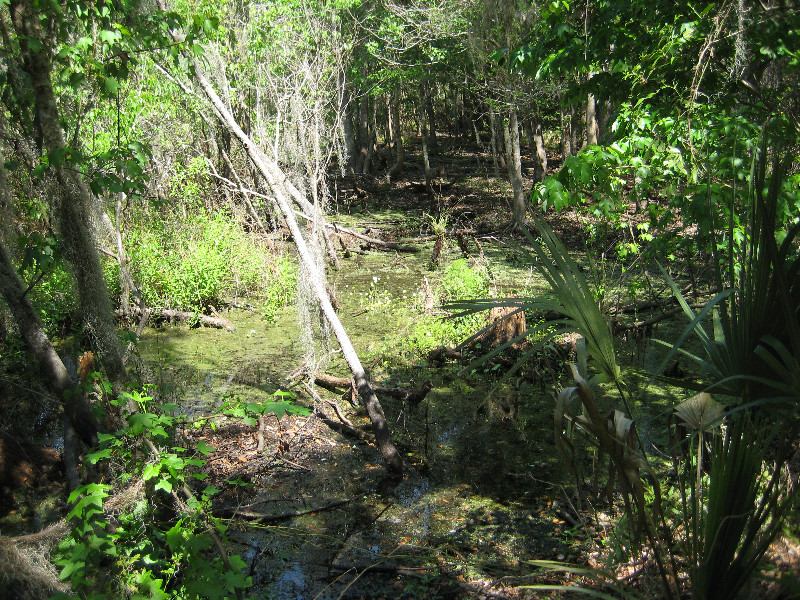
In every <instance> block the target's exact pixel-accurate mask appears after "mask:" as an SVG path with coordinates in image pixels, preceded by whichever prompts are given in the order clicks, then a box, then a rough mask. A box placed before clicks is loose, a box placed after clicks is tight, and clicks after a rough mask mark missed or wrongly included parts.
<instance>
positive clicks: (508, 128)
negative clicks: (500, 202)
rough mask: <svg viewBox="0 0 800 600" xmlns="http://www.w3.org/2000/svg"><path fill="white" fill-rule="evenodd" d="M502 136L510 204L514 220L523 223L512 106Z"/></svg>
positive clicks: (516, 129) (523, 203) (519, 158)
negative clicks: (510, 198) (510, 196)
mask: <svg viewBox="0 0 800 600" xmlns="http://www.w3.org/2000/svg"><path fill="white" fill-rule="evenodd" d="M504 136H505V140H506V166H507V169H508V177H509V179H510V180H511V188H512V189H513V190H514V199H513V202H512V205H511V208H512V212H513V216H514V222H515V223H524V222H525V216H526V213H527V209H528V204H527V202H526V199H525V190H524V188H523V181H522V156H521V153H520V148H519V122H518V119H517V109H516V108H512V109H511V114H510V115H509V117H508V121H506V122H505V129H504Z"/></svg>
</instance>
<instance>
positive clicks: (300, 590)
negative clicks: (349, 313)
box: [141, 310, 570, 599]
mask: <svg viewBox="0 0 800 600" xmlns="http://www.w3.org/2000/svg"><path fill="white" fill-rule="evenodd" d="M229 316H230V318H231V320H232V321H233V323H234V325H235V326H236V329H237V333H236V334H230V333H228V332H225V331H220V330H212V329H200V330H189V329H186V328H180V327H166V328H162V329H156V330H150V331H148V332H147V333H146V334H145V335H144V336H143V339H142V343H141V356H142V358H143V359H144V361H145V364H146V365H148V368H149V369H150V370H151V374H152V375H153V380H154V381H156V382H158V384H159V387H160V390H161V391H160V393H161V395H162V399H163V400H175V399H182V401H181V402H182V405H183V407H184V408H185V409H186V410H188V411H189V412H201V411H203V412H208V411H209V409H213V408H215V407H217V406H219V405H220V403H221V402H223V401H225V400H227V399H229V398H231V397H236V398H239V399H242V400H245V401H248V402H259V401H260V402H263V401H265V400H267V399H268V398H269V395H270V394H271V393H272V392H274V391H275V390H276V389H277V388H278V386H280V385H281V383H282V382H283V380H284V378H285V376H286V374H287V373H288V372H290V371H291V370H293V369H294V368H295V367H297V366H298V365H299V364H300V362H301V360H302V350H301V348H300V343H299V341H298V339H297V337H293V336H297V333H296V331H297V326H296V321H295V317H294V314H293V311H291V310H287V311H285V313H283V314H281V315H280V316H279V318H278V320H277V322H276V323H274V324H266V323H263V322H261V320H260V318H259V317H258V315H254V314H252V313H244V312H235V313H232V314H231V315H229ZM425 375H426V376H429V375H430V376H432V377H433V378H434V379H433V383H434V388H433V390H432V391H431V392H430V393H429V394H428V396H427V398H426V399H425V400H423V401H422V402H421V403H420V404H419V405H418V406H416V407H411V406H409V405H404V404H403V403H402V402H400V401H398V400H394V399H391V398H382V399H381V401H382V403H383V407H384V410H385V412H386V416H387V419H388V421H389V423H390V426H391V428H392V431H393V434H394V438H395V440H396V442H397V444H398V447H399V448H400V450H401V452H402V453H403V456H404V458H405V460H406V462H407V465H408V470H407V473H406V475H405V476H404V478H403V479H401V480H394V479H389V478H387V477H386V472H385V469H384V467H383V465H382V460H381V457H380V454H379V453H378V451H377V450H376V449H375V448H374V447H373V446H371V445H369V444H365V443H363V442H360V441H353V440H352V439H347V438H344V437H342V436H340V435H339V434H337V433H334V432H333V431H331V430H330V429H328V428H327V427H326V426H324V425H323V424H322V423H321V422H320V421H318V420H316V419H313V418H297V417H285V418H284V419H282V420H281V421H278V420H277V419H275V418H274V417H273V418H270V419H268V424H267V432H266V437H267V438H268V441H267V443H266V444H265V447H264V450H263V451H262V452H260V453H259V452H257V451H256V439H255V428H252V427H247V426H245V425H242V424H234V423H232V422H229V425H224V426H223V427H221V428H220V429H219V430H218V431H216V432H213V433H209V434H208V437H207V438H206V439H207V441H208V443H209V444H210V445H212V446H215V447H217V448H218V452H216V453H215V454H214V455H212V460H211V461H210V463H209V464H210V469H211V474H212V476H213V477H214V478H215V479H216V480H217V481H221V482H222V484H219V485H218V487H220V488H221V489H222V490H223V491H222V493H221V494H220V495H219V497H218V499H217V503H218V504H219V505H220V506H221V507H225V508H226V509H230V510H234V509H237V508H238V509H239V510H240V511H241V512H244V513H248V514H250V515H251V518H250V519H249V520H248V521H244V522H238V523H237V524H236V525H235V526H233V527H232V528H231V530H230V531H229V538H230V540H231V542H232V544H233V549H234V551H236V552H238V553H240V554H241V555H242V557H243V558H245V560H246V562H247V564H248V568H249V570H250V574H251V575H252V576H253V579H254V583H255V584H256V585H255V588H254V590H253V592H254V593H255V594H256V595H257V596H258V597H268V598H281V599H284V598H285V599H289V598H292V599H294V598H297V599H300V598H309V599H310V598H340V597H342V598H348V597H381V596H383V597H398V598H399V597H409V598H411V597H425V596H426V595H431V596H433V595H437V596H439V597H463V595H464V594H465V593H473V592H475V591H476V590H477V588H476V587H475V586H476V585H478V584H476V583H474V582H476V581H480V582H481V583H480V585H489V583H490V581H492V580H494V579H497V578H499V577H504V576H512V575H516V576H519V577H524V576H527V575H528V574H529V573H530V571H531V569H530V568H529V567H527V566H526V565H525V564H524V561H526V560H533V559H556V558H558V557H562V558H563V557H565V556H567V555H569V554H570V549H569V547H567V546H565V544H564V543H563V542H562V541H561V539H560V537H559V533H560V525H559V524H557V523H553V522H552V519H550V518H549V517H546V514H545V513H546V509H547V506H548V505H549V504H550V502H551V500H552V495H553V493H554V490H553V489H552V486H551V484H550V483H549V482H550V481H551V480H553V475H552V474H553V472H554V470H556V469H557V467H556V461H555V454H554V452H553V450H552V446H551V444H550V443H549V440H550V439H551V438H552V433H551V429H552V412H551V410H552V409H551V399H550V396H549V394H545V393H543V392H542V389H541V387H539V386H533V385H531V386H528V387H524V388H523V390H522V394H521V397H520V399H519V400H518V402H519V414H518V416H517V418H516V419H514V420H511V419H509V418H507V416H506V415H505V414H504V413H503V411H502V409H500V408H498V406H499V405H498V404H497V403H496V402H494V401H492V400H488V401H487V395H488V392H489V388H490V386H491V385H492V383H493V382H491V381H488V380H486V378H485V377H473V378H472V379H471V380H465V379H464V378H463V377H462V376H461V375H458V374H457V373H456V372H455V371H449V370H448V369H447V368H445V369H443V370H440V371H437V372H426V373H425ZM415 376H417V377H418V376H420V373H419V371H418V368H414V367H409V368H408V369H407V370H406V371H405V372H403V373H402V374H401V375H400V377H401V378H407V379H413V378H414V377H415ZM395 377H397V375H395ZM393 385H394V383H393ZM503 393H505V392H504V391H503V390H502V389H501V391H500V392H498V394H503ZM297 394H298V400H299V401H301V402H304V403H309V402H310V400H309V399H308V398H306V397H304V396H302V394H301V393H300V392H297ZM340 404H341V406H342V408H343V409H345V410H346V411H347V413H348V415H347V416H348V418H350V419H351V420H352V421H353V422H354V423H355V424H356V425H358V426H361V427H365V428H368V427H367V425H368V424H367V421H366V419H364V418H363V416H360V413H359V411H356V410H355V409H354V408H353V407H350V406H349V405H347V404H345V403H344V402H340ZM218 454H219V455H220V456H219V458H217V459H215V458H214V457H215V456H216V455H218ZM234 480H238V481H240V482H245V483H246V484H247V487H240V486H235V485H230V484H226V483H225V482H231V481H234ZM252 515H260V517H252ZM470 582H472V583H470Z"/></svg>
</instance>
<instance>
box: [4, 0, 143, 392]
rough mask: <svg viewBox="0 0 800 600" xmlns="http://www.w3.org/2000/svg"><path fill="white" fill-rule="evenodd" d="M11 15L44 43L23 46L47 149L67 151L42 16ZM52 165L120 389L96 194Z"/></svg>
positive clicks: (95, 321)
mask: <svg viewBox="0 0 800 600" xmlns="http://www.w3.org/2000/svg"><path fill="white" fill-rule="evenodd" d="M11 14H12V20H13V22H14V27H15V29H16V30H17V33H18V35H20V36H21V37H23V38H27V39H28V40H38V41H39V42H40V44H41V49H40V50H39V51H38V52H33V51H32V50H30V48H31V44H30V43H27V44H23V45H22V46H23V50H22V52H23V55H24V64H25V66H26V69H27V73H28V76H29V77H30V80H31V87H32V89H33V94H34V99H35V102H36V115H37V117H38V119H39V124H40V127H41V132H42V141H43V146H44V148H45V149H46V150H47V152H48V153H49V154H50V155H51V156H52V155H53V154H54V153H57V152H64V151H65V149H66V147H67V146H66V143H65V141H64V132H63V130H62V129H61V120H60V116H59V113H58V106H57V104H56V98H55V94H54V93H53V84H52V81H51V78H50V72H51V66H52V65H51V62H50V50H49V48H48V43H49V40H48V39H47V36H46V33H45V32H44V31H42V30H41V28H40V27H41V25H40V15H39V14H37V13H36V11H35V9H31V7H30V6H29V5H27V4H26V3H20V4H18V5H15V6H12V10H11ZM51 166H52V167H54V169H55V174H56V179H57V181H58V183H59V198H58V200H57V201H58V206H57V210H56V214H57V215H58V218H59V221H60V223H59V225H60V230H61V242H62V244H63V245H64V249H65V256H66V257H67V259H68V260H69V262H70V264H71V265H72V269H73V274H74V276H75V280H76V283H77V288H78V294H79V296H80V306H81V312H82V313H83V318H84V321H85V323H86V326H87V329H88V330H89V331H90V332H91V334H92V335H93V336H95V338H96V340H97V343H98V346H99V348H100V351H101V352H102V354H103V364H104V365H105V368H106V373H107V375H108V377H109V379H111V381H112V382H114V383H115V384H119V383H122V382H123V381H125V380H126V379H127V374H126V372H125V366H124V364H123V353H122V346H121V344H120V340H119V337H118V336H117V332H116V327H115V324H114V319H113V310H112V307H111V301H110V300H109V297H108V289H107V287H106V283H105V280H104V278H103V270H102V267H101V265H100V257H99V255H98V252H97V250H96V244H95V241H94V232H93V231H92V229H91V226H90V224H91V220H90V207H91V204H92V197H91V192H90V191H89V188H88V186H87V185H86V182H85V181H84V180H83V179H82V177H81V175H80V173H79V172H78V170H77V169H73V168H71V167H69V166H68V165H64V164H57V165H51Z"/></svg>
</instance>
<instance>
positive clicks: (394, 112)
mask: <svg viewBox="0 0 800 600" xmlns="http://www.w3.org/2000/svg"><path fill="white" fill-rule="evenodd" d="M389 118H390V120H389V122H390V124H391V127H392V142H393V143H394V155H395V159H394V165H392V168H391V169H389V172H388V173H387V174H386V176H387V177H388V178H389V180H392V179H396V178H398V177H399V176H400V174H401V173H402V172H403V164H404V162H405V148H404V147H403V131H402V129H401V127H400V86H396V87H395V89H394V91H393V92H392V99H391V101H390V102H389Z"/></svg>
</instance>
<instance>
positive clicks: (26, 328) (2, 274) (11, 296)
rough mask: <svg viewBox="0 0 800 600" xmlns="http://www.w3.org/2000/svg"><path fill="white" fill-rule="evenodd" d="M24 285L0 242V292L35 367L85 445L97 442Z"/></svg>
mask: <svg viewBox="0 0 800 600" xmlns="http://www.w3.org/2000/svg"><path fill="white" fill-rule="evenodd" d="M25 291H26V290H25V287H24V285H23V283H22V281H21V280H20V278H19V275H17V271H16V270H15V269H14V265H13V264H12V263H11V257H10V256H9V255H8V252H6V249H5V246H4V245H3V244H2V243H0V294H2V296H3V298H4V299H5V301H6V303H7V304H8V308H9V309H10V310H11V314H12V315H13V316H14V320H15V321H16V323H17V327H19V331H20V333H21V334H22V338H23V339H24V340H25V343H26V344H28V346H29V347H30V349H31V350H32V351H33V354H34V355H35V356H36V359H37V361H38V362H39V370H40V373H41V375H42V378H43V380H44V382H45V384H46V385H47V387H48V389H49V390H50V391H51V392H52V394H53V395H54V396H55V397H56V399H57V400H58V401H59V402H61V403H62V405H63V407H64V413H65V414H66V415H67V417H68V418H69V420H70V422H71V423H72V426H73V427H74V429H75V431H76V432H77V433H78V435H79V436H80V438H81V440H82V441H83V442H84V443H85V444H86V445H87V446H94V445H95V444H97V432H98V429H99V428H98V425H97V422H96V421H95V419H94V417H93V416H92V410H91V407H90V406H89V403H88V402H87V401H86V399H85V397H84V396H82V395H81V394H78V393H76V390H75V383H74V382H73V381H72V379H71V378H70V376H69V373H68V372H67V368H66V367H65V366H64V363H63V361H62V360H61V357H60V356H58V354H57V353H56V351H55V349H54V348H53V344H51V343H50V339H49V338H48V337H47V334H46V333H45V331H44V327H43V326H42V322H41V321H40V320H39V317H38V315H37V314H36V311H35V310H34V309H33V306H32V305H31V302H30V300H29V299H28V296H27V295H26V294H25Z"/></svg>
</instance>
